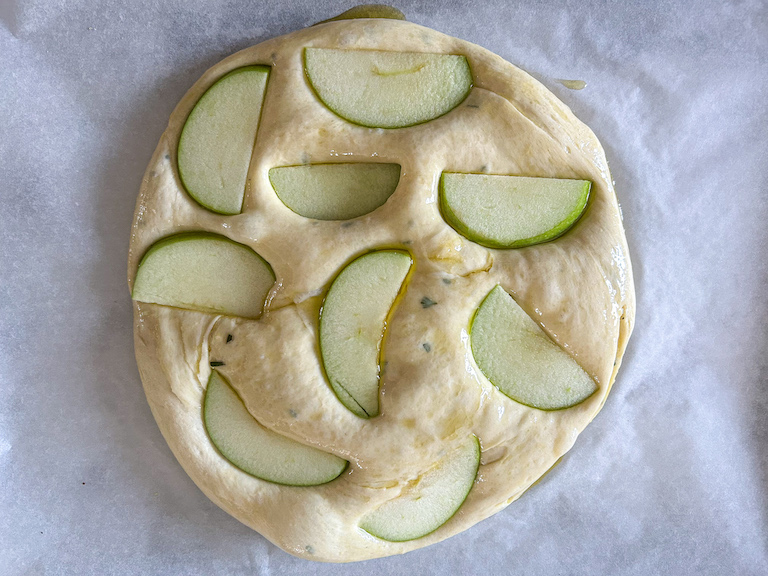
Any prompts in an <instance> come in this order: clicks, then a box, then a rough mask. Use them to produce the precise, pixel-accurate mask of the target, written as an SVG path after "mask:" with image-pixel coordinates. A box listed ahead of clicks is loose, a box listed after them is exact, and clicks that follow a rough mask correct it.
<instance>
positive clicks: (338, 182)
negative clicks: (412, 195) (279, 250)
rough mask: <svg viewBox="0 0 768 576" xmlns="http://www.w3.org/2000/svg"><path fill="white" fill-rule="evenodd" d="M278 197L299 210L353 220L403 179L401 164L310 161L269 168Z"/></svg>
mask: <svg viewBox="0 0 768 576" xmlns="http://www.w3.org/2000/svg"><path fill="white" fill-rule="evenodd" d="M269 181H270V182H271V183H272V187H273V188H274V189H275V193H276V194H277V196H278V198H280V200H282V201H283V204H285V205H286V206H288V208H290V209H291V210H293V211H294V212H296V213H297V214H299V215H301V216H304V217H306V218H316V219H317V220H349V219H350V218H357V217H358V216H362V215H363V214H368V213H369V212H372V211H374V210H375V209H376V208H378V207H379V206H381V205H382V204H384V202H386V201H387V199H388V198H389V197H390V196H392V193H393V192H394V191H395V188H397V183H398V182H399V181H400V165H399V164H373V163H359V164H309V165H307V166H283V167H281V168H272V169H271V170H270V171H269Z"/></svg>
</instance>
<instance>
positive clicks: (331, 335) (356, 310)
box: [319, 250, 412, 418]
mask: <svg viewBox="0 0 768 576" xmlns="http://www.w3.org/2000/svg"><path fill="white" fill-rule="evenodd" d="M411 263H412V260H411V257H410V255H409V254H408V253H407V252H403V251H400V250H379V251H376V252H369V253H368V254H364V255H363V256H360V257H358V258H357V259H356V260H354V261H352V262H351V263H350V264H349V265H347V266H346V268H344V269H343V270H342V271H341V272H340V273H339V275H338V276H337V277H336V279H335V280H334V281H333V284H332V285H331V287H330V289H329V290H328V295H327V296H326V297H325V302H324V303H323V309H322V312H321V316H320V331H319V332H320V352H321V356H322V360H323V366H324V368H325V373H326V375H327V377H328V382H329V383H330V385H331V388H333V391H334V392H335V393H336V396H338V398H339V400H340V401H341V403H342V404H344V406H346V407H347V408H348V409H349V410H351V411H352V412H353V413H354V414H356V415H357V416H359V417H361V418H371V417H373V416H376V415H378V413H379V374H380V351H381V342H382V339H383V337H384V330H385V328H386V325H387V318H388V316H389V315H390V312H391V310H392V308H393V306H394V304H395V300H396V299H397V297H398V294H400V292H401V290H402V287H403V284H404V282H405V279H406V276H407V275H408V272H409V270H410V268H411Z"/></svg>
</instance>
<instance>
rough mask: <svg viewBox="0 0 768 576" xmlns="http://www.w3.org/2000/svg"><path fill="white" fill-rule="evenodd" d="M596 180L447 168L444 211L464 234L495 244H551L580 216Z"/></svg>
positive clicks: (442, 184) (443, 184)
mask: <svg viewBox="0 0 768 576" xmlns="http://www.w3.org/2000/svg"><path fill="white" fill-rule="evenodd" d="M590 189H591V182H589V181H588V180H570V179H562V178H531V177H524V176H504V175H488V174H459V173H450V172H444V173H443V174H442V176H441V177H440V209H441V211H442V213H443V217H444V218H445V220H446V221H447V222H448V224H450V225H451V226H452V227H453V228H454V229H455V230H457V231H458V232H459V233H460V234H462V235H463V236H465V237H466V238H468V239H469V240H472V241H474V242H477V243H478V244H481V245H483V246H487V247H490V248H522V247H524V246H531V245H533V244H539V243H542V242H548V241H550V240H554V239H555V238H557V237H559V236H561V235H562V234H564V233H565V232H567V231H568V230H569V229H570V228H571V227H572V226H573V225H574V224H575V223H576V221H577V220H578V219H579V218H580V217H581V215H582V214H583V213H584V210H585V209H586V206H587V201H588V200H589V192H590Z"/></svg>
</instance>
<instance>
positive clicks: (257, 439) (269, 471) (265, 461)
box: [203, 370, 349, 486]
mask: <svg viewBox="0 0 768 576" xmlns="http://www.w3.org/2000/svg"><path fill="white" fill-rule="evenodd" d="M203 420H204V422H205V429H206V430H207V432H208V436H209V437H210V438H211V442H213V444H214V445H215V446H216V448H218V450H219V452H220V453H221V455H222V456H224V458H226V459H227V460H229V461H230V462H231V463H232V464H234V465H235V466H237V467H238V468H240V469H241V470H242V471H244V472H247V473H248V474H250V475H251V476H255V477H256V478H261V479H262V480H267V481H268V482H274V483H275V484H285V485H288V486H316V485H318V484H326V483H327V482H330V481H331V480H333V479H334V478H337V477H338V476H339V475H340V474H341V473H342V472H344V470H346V468H347V465H348V464H349V463H348V462H347V461H346V460H344V459H342V458H339V457H338V456H335V455H334V454H330V453H328V452H323V451H322V450H318V449H317V448H313V447H311V446H305V445H304V444H301V443H299V442H297V441H296V440H292V439H290V438H286V437H285V436H281V435H280V434H277V433H275V432H272V431H271V430H268V429H267V428H264V427H263V426H262V425H261V424H259V423H258V422H257V421H256V419H255V418H254V417H253V416H251V414H250V413H249V412H248V410H247V409H246V408H245V405H244V404H243V402H242V400H240V398H239V397H238V395H237V394H236V393H235V391H234V390H233V389H232V387H231V386H230V385H229V384H228V383H227V382H226V381H225V380H224V378H223V377H222V376H221V375H220V374H219V373H218V372H217V371H216V370H214V371H212V372H211V377H210V379H209V380H208V387H207V388H206V391H205V402H204V405H203Z"/></svg>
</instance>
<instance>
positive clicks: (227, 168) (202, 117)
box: [178, 66, 269, 214]
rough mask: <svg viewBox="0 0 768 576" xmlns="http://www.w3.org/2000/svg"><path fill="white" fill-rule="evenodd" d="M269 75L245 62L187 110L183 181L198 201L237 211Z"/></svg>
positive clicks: (215, 208) (213, 207) (214, 208)
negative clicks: (188, 111)
mask: <svg viewBox="0 0 768 576" xmlns="http://www.w3.org/2000/svg"><path fill="white" fill-rule="evenodd" d="M268 78H269V68H268V67H266V66H246V67H243V68H238V69H237V70H234V71H232V72H230V73H229V74H227V75H225V76H223V77H222V78H221V79H219V80H218V81H217V82H216V83H215V84H214V85H213V86H211V87H210V88H209V89H208V90H207V91H206V92H205V94H203V96H202V98H200V100H199V101H198V102H197V104H196V105H195V107H194V108H193V109H192V112H191V113H190V114H189V117H188V118H187V121H186V123H185V124H184V128H183V130H182V132H181V137H180V139H179V151H178V166H179V176H180V177H181V181H182V184H183V185H184V188H185V189H186V190H187V192H188V193H189V195H190V196H191V197H192V198H194V199H195V200H196V201H197V202H198V203H199V204H201V205H202V206H204V207H205V208H208V209H209V210H212V211H214V212H219V213H221V214H239V213H240V212H241V211H242V206H243V198H244V195H245V182H246V178H247V176H248V166H249V165H250V161H251V153H252V152H253V146H254V143H255V139H256V131H257V130H258V126H259V118H260V116H261V108H262V105H263V102H264V94H265V92H266V88H267V80H268Z"/></svg>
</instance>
